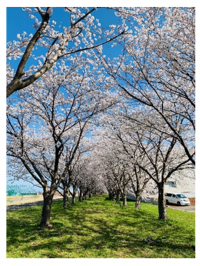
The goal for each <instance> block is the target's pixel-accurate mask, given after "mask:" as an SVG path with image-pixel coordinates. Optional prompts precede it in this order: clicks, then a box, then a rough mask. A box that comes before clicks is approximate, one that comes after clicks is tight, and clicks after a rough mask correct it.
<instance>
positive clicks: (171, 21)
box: [100, 8, 195, 164]
mask: <svg viewBox="0 0 200 266" xmlns="http://www.w3.org/2000/svg"><path fill="white" fill-rule="evenodd" d="M137 11H138V15H137V16H136V14H135V13H136V12H137ZM120 15H121V16H122V17H123V19H124V21H126V23H127V25H129V29H130V30H132V33H131V32H130V30H129V34H126V35H125V36H124V41H123V42H120V44H121V45H122V47H123V55H121V56H120V57H118V58H117V57H116V58H114V59H113V60H108V59H107V60H106V59H105V58H101V59H100V60H101V61H102V64H103V65H104V67H105V69H106V71H107V73H108V74H109V75H110V76H112V77H113V80H114V81H115V82H116V86H118V88H120V89H121V92H120V93H121V96H122V97H124V98H126V99H129V101H131V100H132V101H133V106H134V105H135V104H136V103H137V104H142V105H145V106H148V107H149V109H152V110H154V111H156V112H157V113H158V114H159V116H160V117H161V119H162V120H163V121H164V122H165V124H166V125H167V127H168V128H169V130H168V133H169V134H171V136H174V137H175V138H177V140H178V141H179V143H180V144H181V145H182V147H183V148H184V150H185V153H186V155H187V156H188V158H189V159H190V161H191V162H192V163H193V164H195V158H194V155H195V153H194V136H195V134H194V130H195V9H194V8H137V9H133V10H132V11H129V10H123V9H122V10H121V13H120ZM131 18H133V19H132V21H131ZM135 21H137V24H135ZM116 42H117V40H116ZM178 117H181V118H182V119H180V120H179V121H180V124H182V125H183V126H184V127H185V128H187V131H185V132H186V133H185V134H184V135H183V134H180V133H179V132H178V131H177V129H176V127H175V126H174V125H175V124H176V120H177V118H178ZM159 130H160V131H161V130H162V129H161V128H159ZM192 147H193V148H192Z"/></svg>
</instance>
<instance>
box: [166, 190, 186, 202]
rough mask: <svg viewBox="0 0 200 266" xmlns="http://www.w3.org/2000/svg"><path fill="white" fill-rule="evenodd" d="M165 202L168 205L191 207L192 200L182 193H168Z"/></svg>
mask: <svg viewBox="0 0 200 266" xmlns="http://www.w3.org/2000/svg"><path fill="white" fill-rule="evenodd" d="M165 200H166V204H169V203H173V204H177V205H190V200H189V199H188V198H187V197H186V196H185V195H183V194H181V193H166V194H165Z"/></svg>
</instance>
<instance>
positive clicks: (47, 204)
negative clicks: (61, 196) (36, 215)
mask: <svg viewBox="0 0 200 266" xmlns="http://www.w3.org/2000/svg"><path fill="white" fill-rule="evenodd" d="M52 199H53V196H51V195H50V193H49V191H44V192H43V208H42V217H41V222H40V226H44V227H48V226H50V225H51V224H50V213H51V205H52Z"/></svg>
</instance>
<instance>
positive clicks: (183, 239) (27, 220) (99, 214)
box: [7, 195, 195, 258]
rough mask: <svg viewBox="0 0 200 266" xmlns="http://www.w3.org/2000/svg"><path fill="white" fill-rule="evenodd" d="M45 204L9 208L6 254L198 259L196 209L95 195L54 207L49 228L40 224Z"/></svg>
mask: <svg viewBox="0 0 200 266" xmlns="http://www.w3.org/2000/svg"><path fill="white" fill-rule="evenodd" d="M41 211H42V206H37V207H29V208H25V209H21V210H17V211H10V212H8V213H7V258H194V257H195V251H194V249H193V246H194V245H195V214H194V213H187V212H183V211H178V210H172V209H168V210H167V212H168V220H167V221H159V220H158V219H157V218H158V210H157V206H155V205H152V204H148V203H142V204H141V210H135V209H134V202H128V206H127V207H126V208H124V207H120V206H119V205H118V204H116V203H115V202H113V201H110V200H108V199H107V196H105V195H102V196H97V197H92V198H91V199H89V200H87V201H83V202H77V204H76V205H75V206H70V207H69V208H68V209H63V207H62V202H54V203H53V206H52V215H51V223H52V225H53V227H51V228H50V229H47V228H40V227H39V226H38V224H39V222H40V215H41Z"/></svg>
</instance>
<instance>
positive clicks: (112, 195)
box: [109, 192, 115, 200]
mask: <svg viewBox="0 0 200 266" xmlns="http://www.w3.org/2000/svg"><path fill="white" fill-rule="evenodd" d="M114 198H115V194H114V193H112V192H109V199H110V200H114Z"/></svg>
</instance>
